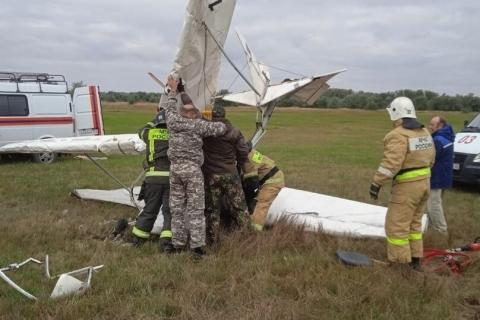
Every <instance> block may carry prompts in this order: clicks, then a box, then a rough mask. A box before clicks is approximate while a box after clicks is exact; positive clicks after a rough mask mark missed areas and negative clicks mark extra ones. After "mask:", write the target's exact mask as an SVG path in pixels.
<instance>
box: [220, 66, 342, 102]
mask: <svg viewBox="0 0 480 320" xmlns="http://www.w3.org/2000/svg"><path fill="white" fill-rule="evenodd" d="M344 71H346V70H339V71H336V72H332V73H328V74H324V75H321V76H316V77H311V78H303V79H298V80H289V81H285V82H283V83H280V84H277V85H272V86H269V87H268V89H267V93H266V94H265V97H264V98H263V99H262V101H261V102H260V103H259V104H257V101H256V95H255V93H254V92H253V91H245V92H240V93H232V94H227V95H225V96H223V97H222V99H224V100H227V101H232V102H236V103H240V104H246V105H250V106H262V105H265V104H267V103H269V102H272V101H274V100H277V99H280V98H283V97H286V96H288V95H292V96H293V97H295V98H297V99H299V100H301V101H303V102H305V103H307V104H308V105H312V104H313V103H315V101H317V99H318V98H319V97H320V96H321V95H322V93H324V92H325V91H326V90H327V89H328V88H329V85H328V84H327V82H328V81H329V80H330V79H332V78H333V77H334V76H336V75H337V74H339V73H342V72H344Z"/></svg>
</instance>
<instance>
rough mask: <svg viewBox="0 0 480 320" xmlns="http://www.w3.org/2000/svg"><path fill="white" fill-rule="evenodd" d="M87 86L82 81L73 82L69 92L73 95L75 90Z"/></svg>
mask: <svg viewBox="0 0 480 320" xmlns="http://www.w3.org/2000/svg"><path fill="white" fill-rule="evenodd" d="M85 86H86V84H85V83H84V82H83V81H82V80H80V81H73V82H72V83H71V84H70V90H68V92H69V93H70V94H71V95H73V92H74V91H75V89H77V88H81V87H85Z"/></svg>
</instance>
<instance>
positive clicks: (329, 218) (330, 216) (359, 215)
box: [74, 188, 427, 238]
mask: <svg viewBox="0 0 480 320" xmlns="http://www.w3.org/2000/svg"><path fill="white" fill-rule="evenodd" d="M138 192H139V189H138V188H136V190H134V194H135V195H136V194H138ZM74 193H75V194H76V195H77V196H78V197H80V198H83V199H92V200H100V201H107V202H114V203H119V204H125V205H129V206H133V204H132V203H131V199H130V194H129V193H128V192H126V191H125V190H124V189H117V190H109V191H106V190H88V189H83V190H82V189H79V190H75V191H74ZM138 205H139V206H140V207H143V202H139V203H138ZM386 213H387V208H385V207H381V206H376V205H371V204H368V203H363V202H358V201H352V200H347V199H343V198H338V197H332V196H327V195H323V194H319V193H313V192H308V191H303V190H297V189H290V188H283V189H282V190H281V191H280V193H279V194H278V196H277V198H276V199H275V201H274V202H273V203H272V206H271V207H270V209H269V211H268V216H267V223H268V224H275V222H277V221H278V220H279V219H285V220H287V221H288V222H289V223H292V224H295V225H300V226H303V227H304V228H305V230H307V231H323V232H325V233H328V234H333V235H340V236H353V237H359V238H385V230H384V225H385V215H386ZM161 216H162V215H161V214H160V215H159V218H160V217H161ZM426 221H427V218H426V216H425V215H424V216H423V219H422V225H423V230H424V231H425V228H426ZM161 222H162V220H160V221H158V220H157V221H156V226H157V228H160V229H161Z"/></svg>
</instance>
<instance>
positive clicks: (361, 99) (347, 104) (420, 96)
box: [100, 89, 480, 112]
mask: <svg viewBox="0 0 480 320" xmlns="http://www.w3.org/2000/svg"><path fill="white" fill-rule="evenodd" d="M226 93H228V91H227V90H221V91H220V94H226ZM100 95H101V99H102V101H106V102H127V103H129V104H134V103H138V102H152V103H158V101H159V100H160V95H161V94H160V93H157V92H142V91H138V92H115V91H107V92H102V93H101V94H100ZM398 96H406V97H409V98H410V99H412V100H413V102H414V104H415V108H416V109H417V110H441V111H465V112H472V111H475V112H480V97H478V96H475V95H473V94H467V95H455V96H451V95H446V94H439V93H436V92H433V91H428V90H408V89H406V90H397V91H391V92H382V93H375V92H365V91H354V90H350V89H329V90H328V91H327V92H325V93H324V94H323V95H322V96H321V97H320V99H318V100H317V102H315V104H314V105H313V106H307V105H306V104H304V103H302V102H299V101H297V100H295V99H294V98H291V97H290V98H285V99H282V100H281V101H280V102H279V103H278V106H279V107H292V106H298V107H313V108H332V109H334V108H352V109H368V110H375V109H383V108H385V107H386V106H387V105H388V104H389V103H390V102H391V101H392V100H393V99H394V98H395V97H398ZM218 103H220V104H221V105H223V106H234V105H236V104H235V103H232V102H228V101H223V100H220V101H219V102H218Z"/></svg>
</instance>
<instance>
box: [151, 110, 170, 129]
mask: <svg viewBox="0 0 480 320" xmlns="http://www.w3.org/2000/svg"><path fill="white" fill-rule="evenodd" d="M152 122H153V125H154V126H155V127H158V126H165V125H166V124H167V120H166V118H165V110H164V109H161V110H160V111H159V112H158V113H157V115H156V116H155V119H153V121H152Z"/></svg>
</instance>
